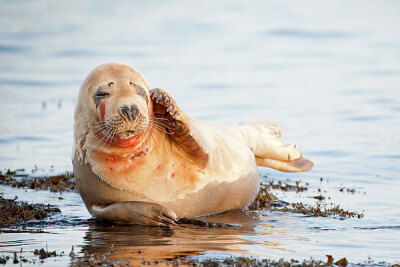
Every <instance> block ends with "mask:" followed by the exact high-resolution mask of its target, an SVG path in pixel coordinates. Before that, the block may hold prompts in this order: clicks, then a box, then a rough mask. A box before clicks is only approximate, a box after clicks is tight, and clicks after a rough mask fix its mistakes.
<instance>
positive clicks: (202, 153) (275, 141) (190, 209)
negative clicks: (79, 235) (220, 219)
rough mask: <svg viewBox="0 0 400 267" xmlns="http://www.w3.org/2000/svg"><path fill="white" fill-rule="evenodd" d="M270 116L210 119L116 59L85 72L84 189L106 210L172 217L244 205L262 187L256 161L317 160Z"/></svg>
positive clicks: (79, 163)
mask: <svg viewBox="0 0 400 267" xmlns="http://www.w3.org/2000/svg"><path fill="white" fill-rule="evenodd" d="M280 137H281V131H280V129H279V128H278V127H277V126H276V125H274V124H272V123H268V122H255V123H249V124H246V125H242V126H228V125H211V124H206V123H203V122H200V121H197V120H195V119H194V118H191V117H189V116H188V115H187V114H186V113H184V112H183V111H182V110H181V109H180V108H179V107H178V105H177V104H176V102H175V100H174V99H173V98H172V97H171V95H170V94H168V93H167V92H166V91H164V90H162V89H159V88H156V89H152V90H150V87H149V84H148V83H147V81H146V80H145V79H144V78H143V76H142V75H141V74H140V73H139V72H138V71H136V70H134V69H133V68H131V67H129V66H127V65H123V64H117V63H109V64H104V65H100V66H98V67H97V68H95V69H94V70H93V71H92V72H91V73H90V74H89V75H88V77H87V78H86V80H85V81H84V82H83V84H82V86H81V88H80V92H79V97H78V101H77V105H76V109H75V123H74V147H73V155H72V163H73V168H74V174H75V179H76V183H77V187H78V189H79V193H80V195H81V197H82V199H83V201H84V203H85V205H86V207H87V209H88V210H89V212H90V213H91V214H92V215H93V216H94V217H95V218H96V219H99V220H108V221H113V222H120V223H132V224H141V225H154V226H169V225H171V224H175V223H176V220H177V218H183V217H196V216H203V215H211V214H217V213H221V212H224V211H228V210H235V209H243V208H245V207H247V206H248V205H249V204H251V203H252V202H253V201H254V199H255V197H256V195H257V193H258V190H259V183H260V180H259V174H258V169H257V165H258V166H266V167H271V168H274V169H277V170H281V171H288V172H299V171H307V170H310V169H311V168H312V167H313V163H312V162H311V161H310V160H308V159H306V158H303V157H302V153H301V151H300V149H299V148H298V147H297V146H296V145H293V144H289V145H286V144H284V143H283V142H282V141H281V139H280Z"/></svg>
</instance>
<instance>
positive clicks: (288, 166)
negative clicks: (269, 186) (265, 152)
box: [256, 157, 314, 172]
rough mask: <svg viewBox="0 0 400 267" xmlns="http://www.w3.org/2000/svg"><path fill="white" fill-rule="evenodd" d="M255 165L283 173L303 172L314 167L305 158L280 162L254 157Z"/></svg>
mask: <svg viewBox="0 0 400 267" xmlns="http://www.w3.org/2000/svg"><path fill="white" fill-rule="evenodd" d="M256 164H257V165H258V166H264V167H269V168H272V169H275V170H279V171H285V172H305V171H309V170H311V169H312V167H313V166H314V163H313V162H312V161H311V160H309V159H307V158H299V159H295V160H292V161H280V160H275V159H265V158H259V157H256Z"/></svg>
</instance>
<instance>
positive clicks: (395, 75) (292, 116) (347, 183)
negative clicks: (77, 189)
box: [0, 0, 400, 266]
mask: <svg viewBox="0 0 400 267" xmlns="http://www.w3.org/2000/svg"><path fill="white" fill-rule="evenodd" d="M398 14H400V3H399V2H398V1H362V2H361V1H351V2H349V1H331V2H329V3H328V2H326V3H325V2H324V3H323V4H322V3H320V2H319V1H301V2H299V1H297V2H293V1H268V2H265V1H251V2H246V3H245V2H242V1H218V2H217V3H216V2H214V1H191V2H188V1H168V2H162V3H160V2H158V1H143V2H139V1H136V2H132V1H113V2H107V1H86V2H85V3H81V1H56V2H54V1H43V0H41V1H2V2H0V59H1V60H0V94H1V99H2V101H1V102H2V103H1V105H0V128H1V129H2V130H1V131H0V167H1V168H2V169H8V168H10V169H18V168H25V169H26V170H27V171H28V172H30V171H31V170H33V171H34V172H35V173H34V174H35V175H40V174H47V175H48V174H52V173H60V172H65V171H71V170H72V166H71V162H70V155H71V146H72V136H73V129H72V124H73V110H74V105H75V101H76V97H77V93H78V89H79V86H80V84H81V83H82V81H83V79H84V78H85V77H86V75H87V74H88V73H89V72H90V71H91V70H92V69H93V68H94V67H95V66H96V65H98V64H102V63H105V62H123V63H127V64H129V65H131V66H133V67H135V68H137V69H139V70H140V71H141V72H142V73H143V75H144V76H145V77H146V79H147V80H148V81H149V83H150V85H151V86H152V87H161V88H164V89H166V90H167V91H168V92H170V93H171V95H172V96H174V98H175V99H176V101H177V103H179V105H180V106H181V108H182V109H183V110H184V111H186V112H187V113H188V114H190V115H191V116H193V117H195V118H198V119H200V120H204V121H212V122H223V123H243V122H247V121H254V120H269V121H272V122H275V123H276V124H278V125H279V126H280V127H281V128H282V131H283V135H284V139H285V141H288V142H296V143H297V144H298V145H299V146H300V147H301V148H302V149H303V152H304V154H305V155H306V156H307V157H309V158H311V159H312V160H313V161H314V162H315V164H316V165H315V168H314V170H313V171H311V172H309V173H304V174H287V173H280V172H277V171H273V170H270V169H266V168H260V174H261V175H262V176H265V175H268V177H269V178H268V179H274V180H276V181H279V180H280V181H289V182H291V183H294V181H296V180H300V179H301V181H302V183H309V190H308V191H307V192H306V193H302V194H296V193H284V192H280V191H277V192H275V193H276V194H277V196H278V197H279V198H280V199H282V200H285V201H288V202H300V201H302V202H307V203H316V201H317V200H314V199H312V198H309V196H315V195H317V194H320V192H318V189H321V190H322V192H321V193H322V194H323V195H324V196H325V197H330V199H328V198H327V199H326V200H325V202H326V203H330V202H333V203H335V204H339V205H340V206H342V207H344V208H345V209H349V210H352V211H357V212H363V213H364V215H365V216H364V218H362V219H346V220H339V219H333V218H332V217H329V218H314V217H306V216H304V215H299V214H292V213H278V212H266V211H262V212H256V213H235V214H233V215H232V214H230V215H221V216H219V217H217V218H213V220H214V221H217V220H221V221H226V222H232V223H240V224H241V225H242V226H241V227H239V228H233V229H210V230H208V229H202V228H197V227H178V228H176V229H174V230H173V231H165V230H161V229H158V228H148V227H122V226H120V227H117V226H114V227H111V226H109V225H102V224H96V223H93V222H91V221H89V222H87V221H86V220H87V219H89V218H90V215H89V214H88V213H87V211H86V209H85V208H84V207H83V203H82V201H81V200H80V197H79V196H78V195H77V194H75V193H63V194H62V197H63V200H59V199H58V197H59V194H57V193H50V192H33V191H31V190H18V189H12V188H9V187H1V188H0V190H1V191H2V192H4V193H5V196H6V197H14V196H15V195H18V196H19V199H20V200H26V201H29V202H31V201H33V202H35V203H51V204H55V205H56V206H57V207H59V208H60V209H61V210H62V214H61V215H60V216H58V217H56V218H53V219H51V220H52V221H50V223H49V225H47V226H44V228H43V230H44V233H37V234H26V233H2V234H1V235H0V255H3V254H4V255H10V253H12V252H13V251H19V250H20V249H21V248H23V251H25V252H24V255H25V256H26V257H28V258H34V256H33V253H32V251H33V250H34V249H40V248H42V247H44V246H45V244H47V246H48V248H49V250H57V252H60V251H64V252H65V253H66V254H68V253H69V251H70V250H71V246H72V245H74V247H75V251H76V252H77V253H80V254H79V255H82V251H83V250H86V251H87V252H89V253H92V254H93V253H97V252H99V253H105V252H107V251H109V250H110V247H111V246H113V247H114V249H117V250H119V254H118V255H119V256H115V255H114V256H113V257H116V258H114V259H118V258H120V259H129V260H131V262H138V261H140V260H141V258H142V257H146V258H149V259H168V258H174V257H178V256H180V255H188V256H189V257H194V258H207V257H225V256H231V255H233V256H238V255H252V256H260V257H270V258H273V259H278V258H281V257H284V258H286V259H290V258H296V259H308V258H309V257H314V258H316V259H322V260H325V259H326V257H325V255H326V254H331V255H333V256H334V258H335V259H339V258H341V257H346V258H347V259H348V260H349V261H351V262H360V261H365V260H368V257H371V258H372V259H373V260H375V261H386V262H392V263H394V262H398V261H400V256H399V255H400V253H399V252H400V205H399V202H400V196H399V194H398V191H399V190H400V179H399V175H400V153H399V151H400V150H399V149H400V64H399V63H400V28H399V27H398V25H400V17H399V15H398ZM320 177H323V178H324V179H323V181H322V182H320ZM263 179H266V178H263ZM341 187H346V188H355V189H356V192H355V193H354V194H352V193H348V192H346V190H345V191H344V192H340V191H339V189H340V188H341ZM325 191H326V192H325ZM33 228H35V227H33ZM125 249H126V250H125ZM135 249H136V250H141V251H143V253H142V254H138V253H134V252H132V251H133V250H135ZM127 251H130V252H127ZM104 255H105V254H104ZM107 255H108V254H107ZM108 257H111V256H110V255H109V256H108ZM70 261H71V260H70V258H69V257H68V256H65V257H57V258H51V259H46V260H45V262H44V264H45V265H49V266H55V265H60V266H64V265H66V264H68V263H70ZM8 263H10V261H9V262H8Z"/></svg>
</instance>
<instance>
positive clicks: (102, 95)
mask: <svg viewBox="0 0 400 267" xmlns="http://www.w3.org/2000/svg"><path fill="white" fill-rule="evenodd" d="M109 95H110V94H109V93H107V92H102V91H97V92H96V93H95V94H94V102H95V103H96V108H97V107H98V106H99V103H100V100H102V99H103V98H105V97H107V96H109Z"/></svg>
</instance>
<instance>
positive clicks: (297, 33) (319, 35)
mask: <svg viewBox="0 0 400 267" xmlns="http://www.w3.org/2000/svg"><path fill="white" fill-rule="evenodd" d="M267 35H273V36H282V37H290V38H303V39H341V38H349V37H353V36H355V34H354V33H346V32H340V31H305V30H297V29H276V30H272V31H269V32H267Z"/></svg>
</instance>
